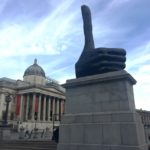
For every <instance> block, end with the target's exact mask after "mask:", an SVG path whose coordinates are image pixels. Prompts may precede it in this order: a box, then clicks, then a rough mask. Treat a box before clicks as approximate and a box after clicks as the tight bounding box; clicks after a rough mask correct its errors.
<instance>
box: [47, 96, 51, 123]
mask: <svg viewBox="0 0 150 150" xmlns="http://www.w3.org/2000/svg"><path fill="white" fill-rule="evenodd" d="M50 110H51V98H50V97H49V98H48V111H47V112H48V121H50Z"/></svg>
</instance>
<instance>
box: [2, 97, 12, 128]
mask: <svg viewBox="0 0 150 150" xmlns="http://www.w3.org/2000/svg"><path fill="white" fill-rule="evenodd" d="M11 100H12V98H11V96H10V95H7V96H5V102H6V111H5V117H4V122H3V124H4V126H7V124H8V122H7V118H8V108H9V103H10V102H11Z"/></svg>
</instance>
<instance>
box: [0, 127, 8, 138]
mask: <svg viewBox="0 0 150 150" xmlns="http://www.w3.org/2000/svg"><path fill="white" fill-rule="evenodd" d="M10 139H11V129H10V128H9V127H0V141H1V140H10Z"/></svg>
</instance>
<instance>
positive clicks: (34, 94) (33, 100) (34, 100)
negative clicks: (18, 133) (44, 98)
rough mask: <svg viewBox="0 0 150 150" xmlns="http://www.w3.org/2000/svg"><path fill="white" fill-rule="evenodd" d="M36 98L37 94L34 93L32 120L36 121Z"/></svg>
mask: <svg viewBox="0 0 150 150" xmlns="http://www.w3.org/2000/svg"><path fill="white" fill-rule="evenodd" d="M35 99H36V94H35V93H34V94H33V101H32V121H34V114H35Z"/></svg>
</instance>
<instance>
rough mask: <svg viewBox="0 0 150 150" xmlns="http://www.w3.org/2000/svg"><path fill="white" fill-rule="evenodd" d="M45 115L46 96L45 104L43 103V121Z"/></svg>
mask: <svg viewBox="0 0 150 150" xmlns="http://www.w3.org/2000/svg"><path fill="white" fill-rule="evenodd" d="M45 113H46V95H45V96H44V103H43V121H45Z"/></svg>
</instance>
